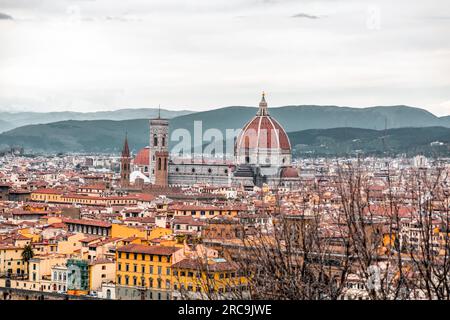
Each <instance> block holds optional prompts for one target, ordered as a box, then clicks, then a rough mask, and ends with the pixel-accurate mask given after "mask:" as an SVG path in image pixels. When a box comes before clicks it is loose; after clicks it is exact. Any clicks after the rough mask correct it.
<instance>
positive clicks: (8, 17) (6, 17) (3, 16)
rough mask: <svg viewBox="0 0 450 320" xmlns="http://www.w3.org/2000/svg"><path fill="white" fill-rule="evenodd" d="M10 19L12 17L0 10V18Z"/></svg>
mask: <svg viewBox="0 0 450 320" xmlns="http://www.w3.org/2000/svg"><path fill="white" fill-rule="evenodd" d="M12 19H13V17H11V16H9V15H7V14H5V13H1V12H0V20H12Z"/></svg>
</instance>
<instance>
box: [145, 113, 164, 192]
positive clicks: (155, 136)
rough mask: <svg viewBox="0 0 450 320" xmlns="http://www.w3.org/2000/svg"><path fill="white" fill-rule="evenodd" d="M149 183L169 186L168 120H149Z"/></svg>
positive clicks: (159, 118)
mask: <svg viewBox="0 0 450 320" xmlns="http://www.w3.org/2000/svg"><path fill="white" fill-rule="evenodd" d="M149 146H150V182H151V183H152V184H154V185H157V186H161V187H166V186H168V185H169V174H168V173H169V120H167V119H162V118H161V116H160V113H158V118H155V119H151V120H150V144H149Z"/></svg>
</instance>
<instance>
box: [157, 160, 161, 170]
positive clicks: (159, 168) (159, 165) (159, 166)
mask: <svg viewBox="0 0 450 320" xmlns="http://www.w3.org/2000/svg"><path fill="white" fill-rule="evenodd" d="M158 170H161V158H158Z"/></svg>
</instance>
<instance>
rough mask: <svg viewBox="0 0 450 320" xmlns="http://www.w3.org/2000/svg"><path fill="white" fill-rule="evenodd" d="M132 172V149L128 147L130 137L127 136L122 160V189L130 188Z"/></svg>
mask: <svg viewBox="0 0 450 320" xmlns="http://www.w3.org/2000/svg"><path fill="white" fill-rule="evenodd" d="M130 172H131V156H130V148H129V147H128V135H126V136H125V142H124V143H123V148H122V156H121V158H120V185H121V187H129V186H130Z"/></svg>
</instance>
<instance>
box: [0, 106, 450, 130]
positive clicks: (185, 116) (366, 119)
mask: <svg viewBox="0 0 450 320" xmlns="http://www.w3.org/2000/svg"><path fill="white" fill-rule="evenodd" d="M256 110H257V108H255V107H241V106H232V107H225V108H219V109H213V110H209V111H203V112H193V111H188V110H183V111H171V110H166V109H161V116H162V117H163V118H169V119H173V120H172V121H171V126H172V127H174V128H178V127H181V126H184V127H186V128H192V126H193V121H194V120H199V121H202V122H203V126H204V128H217V129H220V130H224V129H226V128H241V127H242V126H243V125H244V124H245V122H246V121H248V120H249V119H250V118H251V117H253V116H254V114H255V113H256ZM269 112H270V114H272V115H273V116H274V117H275V118H276V119H277V120H278V121H279V122H280V123H281V124H283V126H284V128H285V130H286V131H298V130H306V129H324V128H336V127H353V128H366V129H375V130H382V129H385V128H388V129H389V128H401V127H428V126H444V127H450V116H445V117H437V116H435V115H433V114H432V113H430V112H428V111H426V110H423V109H420V108H413V107H408V106H390V107H369V108H350V107H337V106H314V105H303V106H285V107H276V108H274V107H271V108H269ZM157 115H158V109H157V108H142V109H120V110H115V111H99V112H87V113H83V112H47V113H45V112H43V113H40V112H17V113H11V112H1V111H0V119H1V120H0V132H4V131H7V130H10V129H12V128H17V127H21V126H25V125H29V124H45V123H51V122H59V121H66V120H130V119H150V118H154V117H156V116H157Z"/></svg>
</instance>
